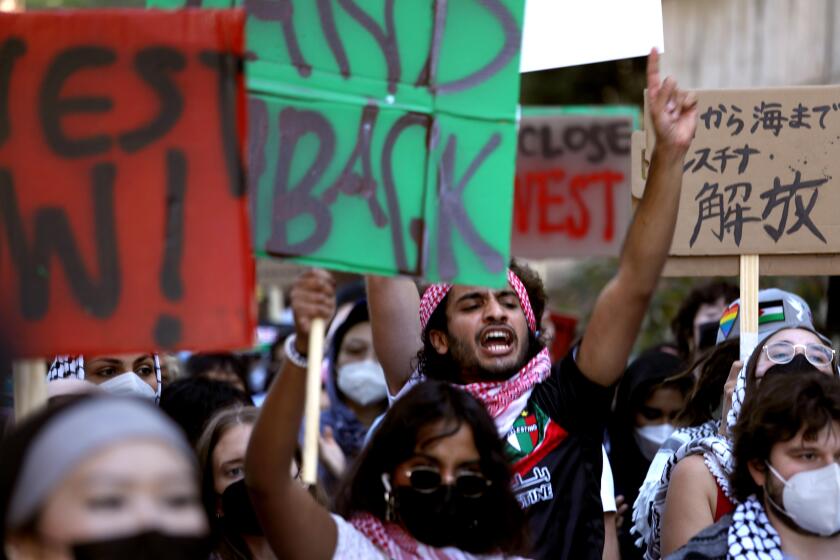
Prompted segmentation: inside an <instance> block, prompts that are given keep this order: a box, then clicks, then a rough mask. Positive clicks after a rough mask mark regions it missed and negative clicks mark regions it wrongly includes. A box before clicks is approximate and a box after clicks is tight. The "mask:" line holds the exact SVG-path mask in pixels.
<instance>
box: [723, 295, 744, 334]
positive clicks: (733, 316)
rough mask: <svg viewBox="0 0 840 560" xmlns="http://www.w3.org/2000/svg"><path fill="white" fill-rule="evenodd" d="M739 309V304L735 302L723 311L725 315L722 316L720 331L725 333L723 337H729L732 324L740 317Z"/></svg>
mask: <svg viewBox="0 0 840 560" xmlns="http://www.w3.org/2000/svg"><path fill="white" fill-rule="evenodd" d="M738 309H740V308H739V306H738V304H737V303H733V304H732V305H730V306H729V307H727V308H726V311H724V312H723V315H722V316H721V318H720V332H722V333H723V338H726V337H728V336H729V333H730V331H732V326H733V325H734V324H735V321H736V320H737V319H738Z"/></svg>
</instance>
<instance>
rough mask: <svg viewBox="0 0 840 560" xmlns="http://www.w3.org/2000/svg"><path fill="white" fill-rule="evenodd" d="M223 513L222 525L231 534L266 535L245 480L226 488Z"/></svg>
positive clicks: (223, 498)
mask: <svg viewBox="0 0 840 560" xmlns="http://www.w3.org/2000/svg"><path fill="white" fill-rule="evenodd" d="M222 512H223V513H222V515H223V517H222V525H224V527H225V528H226V529H227V530H228V531H230V532H231V533H235V534H240V535H251V536H258V537H259V536H262V535H263V534H264V533H263V528H262V526H261V525H260V520H259V519H257V514H256V512H255V511H254V506H253V505H252V504H251V497H250V496H249V495H248V488H247V487H246V486H245V479H244V478H243V479H242V480H238V481H236V482H234V483H233V484H231V485H230V486H228V487H227V488H225V491H224V492H223V493H222Z"/></svg>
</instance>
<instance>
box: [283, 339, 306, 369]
mask: <svg viewBox="0 0 840 560" xmlns="http://www.w3.org/2000/svg"><path fill="white" fill-rule="evenodd" d="M296 340H297V335H295V334H292V335H289V336H288V337H287V338H286V342H285V343H284V344H283V353H284V354H286V357H287V358H288V359H289V361H290V362H292V363H293V364H295V365H296V366H297V367H299V368H302V369H306V366H307V365H309V362H308V361H307V359H306V356H304V355H303V354H301V353H300V352H298V351H297V349H296V348H295V341H296Z"/></svg>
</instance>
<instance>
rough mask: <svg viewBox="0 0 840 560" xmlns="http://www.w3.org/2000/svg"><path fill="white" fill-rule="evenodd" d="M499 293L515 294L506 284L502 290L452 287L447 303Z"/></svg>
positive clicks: (480, 287)
mask: <svg viewBox="0 0 840 560" xmlns="http://www.w3.org/2000/svg"><path fill="white" fill-rule="evenodd" d="M499 293H515V292H514V291H513V288H512V287H511V285H510V283H508V284H507V285H506V286H505V287H503V288H495V289H494V288H488V287H486V286H452V289H451V290H450V291H449V301H450V302H457V301H458V300H459V299H461V298H463V297H465V296H470V295H479V296H484V297H487V296H490V295H494V294H499Z"/></svg>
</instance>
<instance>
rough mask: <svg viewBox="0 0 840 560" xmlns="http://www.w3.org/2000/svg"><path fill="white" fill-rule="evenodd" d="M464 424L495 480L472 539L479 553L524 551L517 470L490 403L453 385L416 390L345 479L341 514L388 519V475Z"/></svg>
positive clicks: (384, 422) (428, 385)
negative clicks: (439, 429)
mask: <svg viewBox="0 0 840 560" xmlns="http://www.w3.org/2000/svg"><path fill="white" fill-rule="evenodd" d="M436 423H442V426H444V428H443V429H444V430H445V433H442V434H438V435H436V436H435V437H433V438H431V439H430V440H427V441H422V442H419V441H418V438H419V437H420V433H421V431H422V430H423V428H425V427H427V426H430V425H434V424H436ZM462 425H467V426H469V427H470V428H471V429H472V434H473V441H474V443H475V447H476V449H478V453H479V456H480V462H479V464H480V468H481V472H482V474H484V476H485V477H487V479H488V480H489V481H490V486H489V487H488V490H487V493H486V494H485V497H484V498H483V499H484V500H486V506H487V507H486V508H484V509H485V510H486V513H487V515H484V516H482V518H481V519H479V520H478V522H477V525H476V529H475V530H476V531H478V532H479V533H480V535H477V538H473V539H470V540H471V541H473V542H475V543H476V546H478V547H479V548H480V550H469V551H468V552H473V553H480V554H483V553H491V552H498V551H502V552H506V553H521V552H523V551H524V549H525V545H526V544H527V543H526V540H527V539H526V536H525V514H524V513H523V511H522V508H521V507H520V506H519V502H517V501H516V498H515V497H514V495H513V491H512V490H511V487H510V484H511V471H510V467H509V466H508V462H507V459H506V457H505V454H504V450H503V448H502V442H501V440H500V439H499V436H498V433H497V431H496V424H495V423H494V422H493V419H492V418H490V415H489V414H488V413H487V410H486V409H485V408H484V405H483V404H482V403H481V402H479V401H478V400H476V399H475V398H474V397H473V396H472V395H469V394H468V393H466V392H465V391H462V390H460V389H457V388H455V387H453V386H452V385H450V384H449V383H442V382H439V381H426V382H423V383H420V384H418V385H417V386H415V387H413V388H412V389H411V390H410V391H409V392H408V393H406V394H405V396H403V397H401V398H400V399H399V400H398V401H397V402H396V403H395V404H394V406H393V407H391V409H390V410H389V411H388V413H387V414H386V415H385V418H384V419H383V420H382V424H381V425H380V426H379V428H377V430H376V432H375V433H374V435H373V437H372V439H371V441H370V443H369V444H368V445H367V446H366V447H365V449H364V451H362V454H361V455H360V456H359V457H358V459H357V460H356V461H355V462H354V463H353V466H352V467H351V469H350V470H349V472H347V473H346V474H345V476H344V479H343V481H342V485H341V488H340V490H339V492H338V496H337V497H336V512H337V513H338V514H339V515H341V516H342V517H344V518H345V519H350V518H351V517H352V516H353V514H355V513H360V512H366V513H369V514H371V515H373V516H374V517H377V518H378V519H380V520H382V521H385V514H386V503H385V499H384V495H385V487H384V486H383V484H382V474H383V473H388V474H391V473H393V472H394V470H395V469H396V468H397V466H398V465H400V464H401V463H403V462H405V461H406V460H408V459H410V458H411V457H412V456H414V454H415V449H416V448H417V446H418V445H419V446H420V447H421V448H422V447H423V446H425V445H428V444H429V443H431V442H432V441H434V440H436V439H440V438H444V437H448V436H450V435H453V434H454V433H456V432H457V431H458V430H459V429H460V428H461V426H462Z"/></svg>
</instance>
